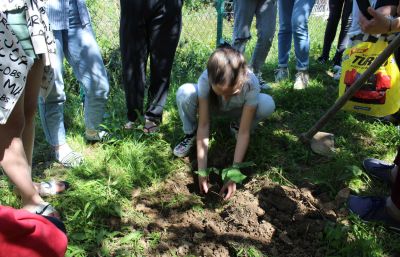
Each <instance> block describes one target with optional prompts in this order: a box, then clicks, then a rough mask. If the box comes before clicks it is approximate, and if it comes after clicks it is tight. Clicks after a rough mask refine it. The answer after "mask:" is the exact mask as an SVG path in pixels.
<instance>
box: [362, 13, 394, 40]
mask: <svg viewBox="0 0 400 257" xmlns="http://www.w3.org/2000/svg"><path fill="white" fill-rule="evenodd" d="M368 12H369V14H371V15H372V17H373V18H372V19H371V20H368V19H367V18H365V17H364V15H362V13H360V21H359V24H360V27H361V30H362V31H364V32H365V33H368V34H382V33H387V32H389V27H390V20H389V19H388V18H386V17H385V16H384V15H383V14H381V13H379V12H377V11H376V10H374V9H373V8H372V7H368Z"/></svg>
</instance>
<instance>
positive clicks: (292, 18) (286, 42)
mask: <svg viewBox="0 0 400 257" xmlns="http://www.w3.org/2000/svg"><path fill="white" fill-rule="evenodd" d="M314 4H315V0H278V12H279V33H278V67H280V68H285V67H287V66H288V62H289V54H290V49H291V46H292V37H293V42H294V52H295V55H296V69H297V70H298V71H304V70H308V64H309V52H310V37H309V34H308V18H309V16H310V13H311V10H312V8H313V6H314Z"/></svg>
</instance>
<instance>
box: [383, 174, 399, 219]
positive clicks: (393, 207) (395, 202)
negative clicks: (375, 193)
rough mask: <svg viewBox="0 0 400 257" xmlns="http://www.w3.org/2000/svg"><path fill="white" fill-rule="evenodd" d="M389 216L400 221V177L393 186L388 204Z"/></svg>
mask: <svg viewBox="0 0 400 257" xmlns="http://www.w3.org/2000/svg"><path fill="white" fill-rule="evenodd" d="M386 206H387V210H388V212H389V214H390V215H391V216H392V217H393V218H395V219H396V220H400V176H399V175H397V176H396V180H395V183H394V184H393V186H392V194H391V196H390V197H389V198H388V200H387V202H386Z"/></svg>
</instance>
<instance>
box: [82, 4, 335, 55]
mask: <svg viewBox="0 0 400 257" xmlns="http://www.w3.org/2000/svg"><path fill="white" fill-rule="evenodd" d="M218 3H221V4H222V5H221V6H219V5H218ZM87 4H88V6H89V9H90V11H91V15H92V23H93V27H94V29H95V31H96V36H97V39H98V42H99V45H100V46H101V48H102V51H103V55H104V56H105V58H106V60H107V58H114V57H116V55H117V52H118V49H119V15H120V11H119V8H120V5H119V0H110V1H97V0H87ZM328 8H329V6H328V0H317V1H316V3H315V5H314V8H313V11H312V14H311V16H310V19H309V31H310V37H311V42H312V44H313V46H315V44H317V48H320V46H321V45H322V41H323V36H324V32H325V25H326V19H327V17H328V14H329V9H328ZM218 9H219V10H220V12H218ZM233 12H234V4H233V0H225V1H222V0H214V1H213V0H186V1H184V8H183V26H182V34H181V39H180V44H179V45H180V46H183V45H185V43H188V42H190V43H198V44H201V45H203V46H206V47H208V48H209V49H210V51H211V50H212V49H214V48H215V45H216V42H217V34H218V32H219V33H220V36H221V37H222V39H224V40H225V41H228V42H230V41H231V37H232V31H233V23H234V15H233ZM254 24H255V22H254V23H253V28H252V32H253V33H252V34H253V35H256V32H255V28H254V26H255V25H254ZM218 26H220V27H221V29H220V31H218V29H217V27H218ZM277 26H279V25H278V23H277ZM277 31H278V30H277ZM251 40H256V37H253V38H252V39H251ZM249 45H251V42H250V44H249ZM249 50H251V48H249ZM271 51H277V37H275V39H274V43H273V46H272V48H271Z"/></svg>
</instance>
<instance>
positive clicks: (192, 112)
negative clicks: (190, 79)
mask: <svg viewBox="0 0 400 257" xmlns="http://www.w3.org/2000/svg"><path fill="white" fill-rule="evenodd" d="M197 97H198V95H197V85H196V84H190V83H186V84H183V85H182V86H180V87H179V89H178V91H177V92H176V104H177V106H178V111H179V117H180V118H181V121H182V123H183V132H184V133H185V134H186V135H192V134H194V133H195V132H196V129H197V107H198V98H197Z"/></svg>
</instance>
